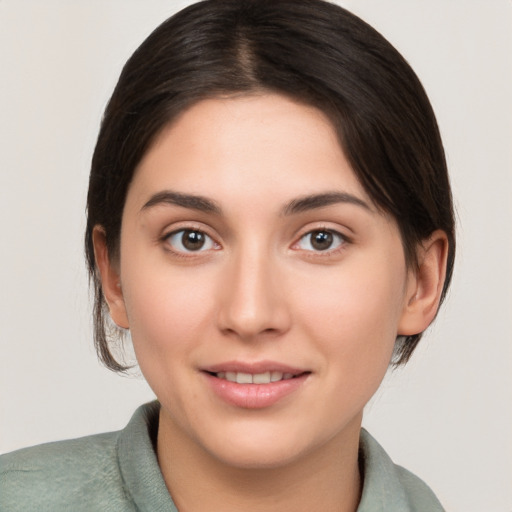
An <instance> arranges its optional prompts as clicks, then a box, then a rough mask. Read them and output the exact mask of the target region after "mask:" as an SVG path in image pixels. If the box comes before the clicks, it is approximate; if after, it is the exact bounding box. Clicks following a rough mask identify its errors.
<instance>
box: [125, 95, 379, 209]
mask: <svg viewBox="0 0 512 512" xmlns="http://www.w3.org/2000/svg"><path fill="white" fill-rule="evenodd" d="M166 188H171V189H178V190H183V191H185V192H187V193H198V194H202V195H205V194H206V195H209V194H214V195H215V193H219V194H223V195H224V196H225V198H228V197H229V196H230V195H231V196H240V194H243V195H244V196H246V197H247V198H248V197H249V196H251V195H253V196H255V195H260V196H266V197H268V196H269V195H271V196H274V197H277V196H280V195H283V194H284V195H287V196H294V195H304V194H305V193H308V194H310V193H318V192H324V191H325V190H326V189H329V190H330V189H336V190H339V189H342V190H343V191H344V192H348V193H352V194H356V193H357V194H358V195H359V196H361V197H362V198H364V200H366V201H369V198H368V197H367V195H366V193H365V191H364V189H363V188H362V187H361V185H360V184H359V182H358V180H357V178H356V176H355V174H354V172H353V170H352V168H351V167H350V165H349V163H348V161H347V159H346V157H345V155H344V152H343V149H342V147H341V145H340V143H339V140H338V137H337V134H336V131H335V129H334V127H333V125H332V124H331V122H330V121H329V119H328V118H327V116H326V115H325V114H324V113H323V112H321V111H320V110H318V109H316V108H314V107H312V106H308V105H304V104H301V103H298V102H296V101H293V100H292V99H289V98H287V97H285V96H281V95H277V94H264V95H251V96H244V97H236V98H216V99H208V100H203V101H200V102H198V103H196V104H194V105H193V106H192V107H190V108H189V109H187V110H186V111H184V112H183V113H182V114H181V115H180V116H179V117H178V118H177V119H175V120H174V121H173V122H172V123H171V124H170V125H168V126H167V127H166V128H164V130H162V132H161V133H160V134H159V136H158V137H157V138H156V140H155V141H154V143H153V145H152V146H151V147H150V149H149V150H148V151H147V153H146V154H145V156H144V158H143V159H142V161H141V162H140V164H139V166H138V168H137V170H136V173H135V177H134V180H133V182H132V186H131V187H130V192H129V195H130V193H131V194H132V195H133V194H136V195H137V196H139V201H142V200H143V199H144V197H147V196H148V195H151V194H154V193H155V192H158V189H162V190H163V189H166ZM251 192H252V194H251ZM230 193H231V194H230ZM369 202H371V201H369Z"/></svg>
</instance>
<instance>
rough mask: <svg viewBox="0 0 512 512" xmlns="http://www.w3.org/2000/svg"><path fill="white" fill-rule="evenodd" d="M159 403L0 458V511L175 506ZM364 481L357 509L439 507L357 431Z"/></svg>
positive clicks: (437, 511)
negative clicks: (163, 459) (165, 469)
mask: <svg viewBox="0 0 512 512" xmlns="http://www.w3.org/2000/svg"><path fill="white" fill-rule="evenodd" d="M158 411H159V404H158V403H157V402H153V403H150V404H146V405H143V406H142V407H139V409H137V411H136V412H135V414H134V415H133V417H132V419H131V420H130V422H129V423H128V425H127V426H126V428H124V429H123V430H121V431H119V432H111V433H108V434H99V435H95V436H89V437H84V438H81V439H74V440H69V441H60V442H56V443H48V444H43V445H40V446H35V447H32V448H25V449H23V450H18V451H16V452H13V453H9V454H6V455H3V456H1V457H0V512H31V511H34V512H35V511H37V512H82V511H84V512H85V511H87V512H91V511H101V512H110V511H112V512H114V511H115V512H125V511H126V512H128V511H140V512H142V511H147V512H160V511H161V512H164V511H165V512H177V508H176V506H175V505H174V503H173V501H172V498H171V496H170V495H169V492H168V491H167V488H166V486H165V483H164V479H163V476H162V473H161V472H160V468H159V467H158V462H157V459H156V455H155V450H154V446H153V441H152V439H155V438H156V431H157V428H158ZM360 451H361V457H362V467H363V469H364V484H363V494H362V498H361V503H360V504H359V507H358V509H357V512H413V511H414V512H416V511H417V512H442V511H443V508H442V506H441V504H440V503H439V501H438V500H437V498H436V497H435V496H434V494H433V493H432V491H431V490H430V489H429V488H428V487H427V486H426V485H425V484H424V483H423V482H422V481H421V480H420V479H419V478H417V477H416V476H414V475H413V474H412V473H410V472H409V471H407V470H406V469H403V468H401V467H400V466H396V465H395V464H393V462H392V460H391V459H390V458H389V457H388V455H387V454H386V453H385V452H384V450H383V449H382V448H381V447H380V445H379V444H378V443H377V442H376V441H375V439H373V438H372V437H371V436H370V434H368V432H366V431H365V430H362V431H361V446H360Z"/></svg>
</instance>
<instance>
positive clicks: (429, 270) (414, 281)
mask: <svg viewBox="0 0 512 512" xmlns="http://www.w3.org/2000/svg"><path fill="white" fill-rule="evenodd" d="M447 256H448V238H447V236H446V234H445V233H444V231H441V230H437V231H434V232H433V233H432V235H431V236H430V237H429V238H427V239H426V240H424V241H423V243H422V244H421V245H420V246H419V248H418V268H417V269H416V270H415V271H414V270H412V271H411V272H410V276H409V281H408V286H407V294H406V298H405V305H404V309H403V312H402V317H401V319H400V323H399V326H398V334H399V335H406V336H411V335H414V334H419V333H420V332H423V331H424V330H425V329H426V328H427V327H428V326H429V325H430V323H431V322H432V321H433V320H434V318H435V316H436V314H437V310H438V308H439V302H440V300H441V294H442V291H443V286H444V280H445V277H446V260H447Z"/></svg>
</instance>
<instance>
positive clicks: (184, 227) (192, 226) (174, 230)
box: [159, 222, 221, 257]
mask: <svg viewBox="0 0 512 512" xmlns="http://www.w3.org/2000/svg"><path fill="white" fill-rule="evenodd" d="M177 224H178V225H173V226H171V227H169V228H167V229H166V230H164V233H163V234H162V235H161V236H160V237H159V242H161V243H162V244H164V248H165V250H166V251H168V252H172V253H173V254H174V255H176V256H180V257H194V256H198V255H199V254H201V253H205V252H209V251H211V250H218V249H220V248H221V244H220V243H219V242H218V240H217V237H216V236H214V235H212V234H211V233H210V231H211V230H210V229H208V228H207V227H206V226H199V225H198V224H197V223H195V222H194V223H190V222H180V223H177ZM185 231H192V232H198V233H202V234H203V235H205V236H206V237H207V238H208V239H209V240H211V243H212V244H213V247H209V248H207V249H202V248H201V249H199V250H197V251H193V250H186V249H183V250H181V249H177V248H176V247H173V246H172V244H171V243H169V238H170V237H172V236H174V235H177V234H179V233H181V232H185Z"/></svg>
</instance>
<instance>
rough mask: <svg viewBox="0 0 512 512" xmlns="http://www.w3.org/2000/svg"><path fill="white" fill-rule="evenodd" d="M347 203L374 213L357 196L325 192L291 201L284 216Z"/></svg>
mask: <svg viewBox="0 0 512 512" xmlns="http://www.w3.org/2000/svg"><path fill="white" fill-rule="evenodd" d="M338 203H345V204H353V205H355V206H360V207H361V208H364V209H365V210H368V211H370V212H371V211H373V210H372V208H371V207H370V205H369V204H368V203H366V202H365V201H363V200H362V199H360V198H359V197H357V196H354V195H352V194H348V193H347V192H324V193H321V194H311V195H308V196H304V197H299V198H297V199H294V200H293V201H290V202H289V203H288V204H287V205H286V206H285V207H284V208H283V215H286V216H288V215H293V214H296V213H302V212H306V211H309V210H315V209H317V208H324V207H326V206H331V205H333V204H338Z"/></svg>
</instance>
